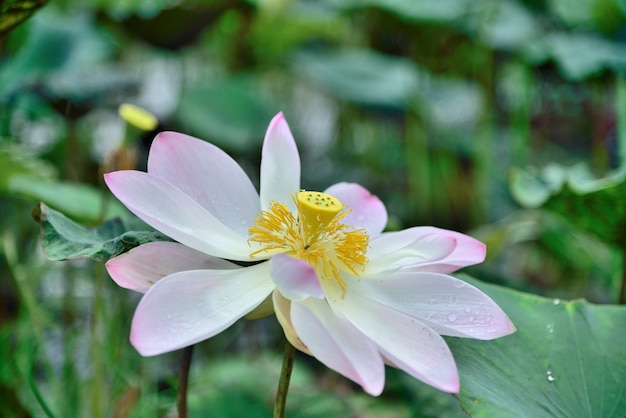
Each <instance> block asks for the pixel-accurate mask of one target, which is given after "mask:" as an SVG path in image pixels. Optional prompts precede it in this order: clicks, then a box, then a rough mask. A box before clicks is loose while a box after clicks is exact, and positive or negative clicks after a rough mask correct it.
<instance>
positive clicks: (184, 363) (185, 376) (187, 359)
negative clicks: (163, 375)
mask: <svg viewBox="0 0 626 418" xmlns="http://www.w3.org/2000/svg"><path fill="white" fill-rule="evenodd" d="M193 347H194V346H193V345H190V346H189V347H185V348H183V355H182V357H181V358H180V369H179V370H178V393H177V394H176V404H177V408H178V418H187V388H188V386H189V369H190V368H191V357H192V355H193Z"/></svg>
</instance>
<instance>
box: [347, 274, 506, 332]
mask: <svg viewBox="0 0 626 418" xmlns="http://www.w3.org/2000/svg"><path fill="white" fill-rule="evenodd" d="M370 279H371V280H361V281H360V283H358V287H357V286H351V288H354V291H355V292H358V293H359V294H361V295H362V296H363V297H365V298H369V299H371V300H375V301H378V302H380V303H382V304H384V305H386V306H388V307H390V308H393V309H395V310H398V311H400V312H403V313H405V314H407V315H409V316H411V317H414V318H417V319H418V320H419V321H420V322H423V323H425V324H427V325H428V326H429V327H430V328H432V329H433V330H435V331H436V332H437V333H439V334H442V335H449V336H453V337H467V338H475V339H479V340H491V339H494V338H499V337H503V336H505V335H509V334H511V333H513V332H515V326H514V325H513V323H512V322H511V320H510V319H509V317H508V316H507V315H506V314H505V313H504V311H502V309H500V307H499V306H498V305H497V304H496V303H495V302H494V301H493V300H492V299H491V298H490V297H489V296H487V295H486V294H484V293H483V292H481V291H480V290H478V289H477V288H476V287H474V286H472V285H470V284H469V283H466V282H464V281H462V280H459V279H457V278H455V277H452V276H447V275H445V274H440V273H425V272H409V271H400V272H396V273H392V274H390V275H385V277H384V280H376V277H375V276H374V277H371V278H370Z"/></svg>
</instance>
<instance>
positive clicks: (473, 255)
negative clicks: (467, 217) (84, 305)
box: [105, 113, 515, 395]
mask: <svg viewBox="0 0 626 418" xmlns="http://www.w3.org/2000/svg"><path fill="white" fill-rule="evenodd" d="M105 180H106V183H107V185H108V186H109V188H110V189H111V191H112V192H113V193H114V194H115V196H117V198H118V199H119V200H121V201H122V202H123V203H124V204H125V205H126V206H127V207H128V208H129V209H130V210H131V211H132V212H133V213H135V214H136V215H137V216H138V217H139V218H141V219H142V220H144V221H145V222H147V223H148V224H149V225H151V226H152V227H154V228H156V229H157V230H159V231H161V232H163V233H165V234H167V235H168V236H170V237H171V238H173V239H175V240H176V241H177V242H176V243H173V242H156V243H151V244H146V245H142V246H140V247H137V248H135V249H134V250H132V251H130V252H128V253H126V254H123V255H121V256H118V257H116V258H114V259H112V260H110V261H109V262H108V263H107V269H108V271H109V273H110V275H111V277H112V278H113V280H115V281H116V282H117V283H118V284H119V285H120V286H123V287H127V288H130V289H134V290H137V291H140V292H145V295H144V296H143V298H142V300H141V302H140V303H139V305H138V307H137V310H136V312H135V316H134V318H133V323H132V329H131V337H130V338H131V342H132V344H133V345H134V346H135V347H136V349H137V350H138V351H139V352H140V353H141V354H142V355H145V356H150V355H156V354H160V353H164V352H168V351H172V350H176V349H178V348H181V347H185V346H188V345H191V344H194V343H196V342H198V341H202V340H205V339H207V338H210V337H212V336H214V335H216V334H217V333H219V332H221V331H222V330H224V329H226V328H227V327H229V326H230V325H232V324H233V323H234V322H235V321H237V320H238V319H239V318H241V317H243V316H246V315H248V314H250V313H253V314H254V313H258V314H263V313H266V314H268V313H271V311H272V307H271V304H270V303H268V302H272V301H273V308H274V310H275V312H276V316H277V317H278V320H279V321H280V323H281V325H282V326H283V329H284V331H285V335H286V336H287V338H288V339H289V341H290V342H291V343H292V344H293V345H294V346H295V347H297V348H298V349H300V350H302V351H304V352H306V353H309V354H311V355H312V356H315V357H316V358H317V359H318V360H319V361H321V362H322V363H324V364H325V365H326V366H328V367H330V368H331V369H334V370H335V371H337V372H339V373H341V374H342V375H344V376H346V377H348V378H349V379H352V380H353V381H355V382H357V383H359V384H360V385H361V386H362V387H363V389H364V390H365V391H366V392H368V393H370V394H372V395H378V394H380V393H381V392H382V390H383V386H384V380H385V372H384V365H385V364H389V365H392V366H394V367H397V368H400V369H402V370H404V371H405V372H406V373H409V374H410V375H412V376H414V377H416V378H418V379H420V380H422V381H424V382H426V383H428V384H430V385H432V386H434V387H436V388H439V389H441V390H443V391H447V392H458V390H459V377H458V373H457V369H456V365H455V362H454V359H453V357H452V354H451V352H450V350H449V348H448V346H447V344H446V342H445V341H444V339H443V338H442V337H441V335H450V336H456V337H467V338H477V339H484V340H489V339H493V338H497V337H501V336H504V335H507V334H510V333H512V332H514V331H515V327H514V326H513V324H512V323H511V321H510V320H509V318H508V317H507V316H506V314H504V312H503V311H502V310H501V309H500V308H499V307H498V306H497V305H496V304H495V303H494V302H493V301H492V300H491V299H490V298H489V297H488V296H487V295H485V294H484V293H482V292H481V291H480V290H478V289H476V288H475V287H473V286H471V285H469V284H467V283H465V282H463V281H461V280H459V279H456V278H454V277H451V276H449V275H447V273H450V272H452V271H455V270H457V269H459V268H461V267H464V266H468V265H472V264H476V263H480V262H482V261H483V260H484V257H485V246H484V245H483V244H482V243H480V242H478V241H476V240H474V239H473V238H470V237H468V236H466V235H463V234H460V233H457V232H452V231H447V230H442V229H437V228H432V227H416V228H410V229H407V230H404V231H400V232H387V233H383V232H382V231H383V229H384V227H385V225H386V223H387V212H386V209H385V206H384V205H383V203H382V202H381V201H380V200H379V199H378V198H377V197H375V196H373V195H371V194H370V193H369V192H368V191H367V190H365V189H364V188H363V187H361V186H359V185H357V184H351V183H338V184H335V185H334V186H331V187H330V188H328V189H327V190H326V191H325V192H324V193H317V192H304V191H301V190H300V158H299V155H298V150H297V148H296V144H295V142H294V139H293V137H292V135H291V132H290V130H289V126H288V125H287V122H286V121H285V119H284V117H283V115H282V113H279V114H278V115H277V116H276V117H275V118H274V119H273V120H272V122H271V123H270V126H269V128H268V131H267V134H266V136H265V141H264V144H263V151H262V160H261V181H260V183H261V184H260V195H259V194H257V192H256V190H255V188H254V187H253V185H252V183H251V182H250V180H249V179H248V177H247V176H246V175H245V174H244V172H243V170H242V169H241V168H240V167H239V165H237V164H236V163H235V161H234V160H232V159H231V158H230V157H229V156H228V155H227V154H226V153H224V152H223V151H222V150H220V149H219V148H217V147H215V146H213V145H211V144H209V143H206V142H204V141H201V140H198V139H195V138H192V137H189V136H187V135H183V134H178V133H172V132H163V133H160V134H159V135H157V137H156V138H155V140H154V143H153V145H152V149H151V150H150V156H149V159H148V172H147V173H144V172H139V171H118V172H113V173H109V174H107V175H106V176H105ZM225 259H228V260H235V261H243V262H251V261H264V262H260V263H257V264H254V265H251V266H250V267H240V266H238V265H236V264H234V263H231V262H229V261H225ZM264 302H265V303H264ZM255 310H256V311H255ZM258 311H261V312H258Z"/></svg>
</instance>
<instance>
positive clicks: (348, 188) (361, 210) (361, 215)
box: [324, 183, 387, 239]
mask: <svg viewBox="0 0 626 418" xmlns="http://www.w3.org/2000/svg"><path fill="white" fill-rule="evenodd" d="M324 193H328V194H329V195H331V196H334V197H336V198H337V199H339V200H340V201H341V203H343V205H344V207H345V208H346V209H349V210H350V211H351V212H350V213H348V215H347V216H346V217H345V218H344V220H345V223H347V224H350V225H353V226H354V227H355V228H356V229H359V228H365V229H366V230H367V233H368V235H369V236H370V239H372V238H374V237H377V236H378V235H380V234H381V233H382V232H383V229H385V226H386V225H387V209H386V208H385V205H384V204H383V202H381V201H380V199H379V198H378V197H376V196H374V195H373V194H371V193H370V192H369V191H368V190H367V189H365V188H364V187H363V186H360V185H358V184H356V183H337V184H335V185H332V186H330V187H329V188H328V189H326V190H325V192H324Z"/></svg>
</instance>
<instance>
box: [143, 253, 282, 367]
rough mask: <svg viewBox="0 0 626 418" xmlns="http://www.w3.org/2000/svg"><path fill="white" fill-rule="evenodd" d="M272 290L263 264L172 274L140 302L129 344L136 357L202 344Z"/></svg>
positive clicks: (255, 304) (272, 287) (250, 309)
mask: <svg viewBox="0 0 626 418" xmlns="http://www.w3.org/2000/svg"><path fill="white" fill-rule="evenodd" d="M273 289H274V284H273V283H272V281H271V279H270V278H269V266H268V265H267V263H262V264H259V265H256V266H252V267H246V268H242V269H234V270H192V271H184V272H180V273H175V274H172V275H171V276H167V277H165V278H163V279H162V280H160V281H158V282H157V283H156V284H155V285H154V286H152V287H151V288H150V290H148V292H147V293H146V294H145V295H144V297H143V298H142V299H141V301H140V302H139V305H138V306H137V310H136V311H135V316H134V318H133V322H132V327H131V334H130V340H131V343H132V344H133V345H134V346H135V348H136V349H137V351H139V353H140V354H141V355H143V356H154V355H157V354H162V353H166V352H169V351H173V350H177V349H179V348H182V347H187V346H189V345H191V344H195V343H197V342H199V341H202V340H206V339H207V338H210V337H212V336H214V335H215V334H217V333H219V332H221V331H223V330H225V329H226V328H228V327H229V326H231V325H232V324H233V323H235V321H237V320H238V319H239V318H241V317H242V316H244V315H246V314H247V313H248V312H250V311H252V310H253V309H254V308H256V307H257V306H258V305H259V304H260V303H261V302H263V300H264V299H265V298H266V297H267V296H268V295H269V294H270V293H271V292H272V290H273Z"/></svg>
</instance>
